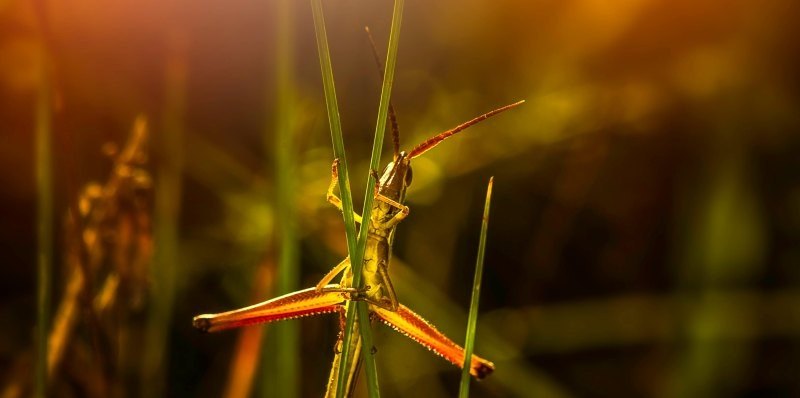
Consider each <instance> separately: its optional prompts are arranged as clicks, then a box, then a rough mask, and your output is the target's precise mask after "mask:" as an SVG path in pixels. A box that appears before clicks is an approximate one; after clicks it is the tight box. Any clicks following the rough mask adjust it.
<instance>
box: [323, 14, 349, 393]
mask: <svg viewBox="0 0 800 398" xmlns="http://www.w3.org/2000/svg"><path fill="white" fill-rule="evenodd" d="M311 12H312V14H313V17H314V31H315V33H316V36H317V51H318V53H319V64H320V69H321V70H322V87H323V90H324V93H325V105H326V107H327V111H328V123H329V125H330V129H331V140H332V141H333V156H334V158H335V159H338V160H339V177H338V178H339V196H340V197H341V200H342V215H343V217H344V228H345V235H346V238H347V251H348V253H350V256H351V257H350V258H351V260H352V261H351V263H352V264H357V263H356V262H355V260H356V258H355V257H356V256H355V254H356V253H357V249H356V248H357V247H358V245H357V239H358V237H357V235H356V225H355V219H354V218H353V196H352V194H351V191H350V178H349V174H348V167H347V157H346V156H345V151H344V138H343V137H342V122H341V119H340V117H339V104H338V101H337V99H336V87H335V86H334V82H333V66H332V64H331V55H330V48H329V46H328V33H327V31H326V29H325V18H324V16H323V12H322V0H311ZM353 312H354V311H353V306H348V311H347V319H348V327H349V328H348V329H347V330H350V331H352V329H353V321H354V317H353ZM349 337H350V335H349V334H348V335H346V337H345V339H344V341H343V343H342V352H344V353H349V352H350V350H349V348H350V338H349ZM348 357H349V356H348V355H342V356H341V358H342V360H341V362H340V363H339V369H340V371H339V373H340V375H341V374H342V373H344V374H347V373H348V372H347V371H346V369H348V368H347V367H346V366H347V362H348V359H349V358H348ZM345 377H346V376H345ZM342 379H343V378H342V377H340V378H339V381H338V382H337V383H336V387H337V388H336V396H337V397H341V396H342V394H343V393H344V388H345V385H346V383H342V382H341V380H342Z"/></svg>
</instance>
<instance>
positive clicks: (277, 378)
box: [261, 0, 300, 397]
mask: <svg viewBox="0 0 800 398" xmlns="http://www.w3.org/2000/svg"><path fill="white" fill-rule="evenodd" d="M292 3H293V2H292V1H290V0H279V1H278V2H277V13H276V16H275V19H276V21H275V22H276V24H277V34H276V38H277V42H276V43H275V44H276V57H275V59H276V74H275V85H274V87H275V96H276V108H275V124H274V125H273V126H271V128H269V133H270V134H267V135H266V137H269V138H267V139H266V141H265V144H266V145H265V147H266V148H271V149H272V151H273V153H274V169H273V170H274V173H275V180H276V196H275V204H276V206H275V208H276V211H275V217H276V219H275V224H276V225H277V228H278V231H277V234H276V236H277V239H278V245H277V247H278V248H279V249H278V250H279V258H278V269H277V272H276V282H277V285H276V289H275V291H274V294H273V295H274V296H278V295H283V294H286V293H289V292H292V291H295V290H297V289H298V287H299V286H298V285H299V283H298V279H299V275H298V274H299V272H298V245H297V234H296V232H295V229H296V222H295V221H296V220H295V219H296V214H295V213H296V212H295V206H294V200H295V193H296V192H297V188H296V184H295V179H296V177H297V176H296V172H295V162H296V161H295V150H296V149H295V145H294V142H295V138H294V132H295V131H294V125H295V123H294V122H295V118H296V115H295V105H294V104H295V84H294V74H293V70H294V62H293V59H294V53H293V51H292V46H293V45H294V40H293V35H292V28H293V23H292V21H293V19H292V18H293V13H292ZM270 138H271V139H270ZM269 327H270V328H271V330H272V331H273V333H270V334H269V335H268V336H267V339H268V342H267V344H265V345H263V346H262V355H261V358H262V366H261V369H262V373H261V374H262V376H261V380H262V383H263V385H262V387H263V388H262V393H263V396H264V397H296V396H299V390H298V387H299V384H298V373H299V372H298V371H299V366H300V355H299V351H300V350H299V343H300V342H299V333H300V330H299V324H298V323H297V322H279V323H276V324H274V325H270V326H269Z"/></svg>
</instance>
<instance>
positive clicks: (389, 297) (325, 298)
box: [193, 37, 524, 391]
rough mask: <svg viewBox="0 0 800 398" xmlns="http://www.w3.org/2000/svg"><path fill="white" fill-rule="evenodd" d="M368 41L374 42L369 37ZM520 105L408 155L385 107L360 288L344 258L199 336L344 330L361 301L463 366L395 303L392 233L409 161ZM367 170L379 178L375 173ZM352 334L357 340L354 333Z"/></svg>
mask: <svg viewBox="0 0 800 398" xmlns="http://www.w3.org/2000/svg"><path fill="white" fill-rule="evenodd" d="M370 41H372V38H371V37H370ZM373 53H374V54H375V58H376V61H377V63H378V70H379V72H381V69H382V66H381V65H380V60H379V59H378V56H377V52H376V51H375V50H374V43H373ZM381 75H382V73H381ZM523 102H524V101H519V102H515V103H513V104H510V105H506V106H503V107H500V108H497V109H495V110H493V111H491V112H488V113H485V114H483V115H480V116H478V117H476V118H474V119H472V120H469V121H467V122H465V123H462V124H460V125H458V126H456V127H454V128H452V129H450V130H447V131H444V132H442V133H440V134H437V135H435V136H433V137H431V138H429V139H427V140H425V141H423V142H422V143H420V144H419V145H417V146H416V147H414V148H413V149H412V150H411V151H409V152H405V151H401V150H400V149H399V128H398V124H397V118H396V114H395V112H394V109H393V107H392V105H391V104H389V118H390V122H391V126H392V138H393V144H394V156H393V160H392V162H390V163H389V164H388V165H387V166H386V168H385V169H384V171H383V174H382V175H381V176H380V177H378V176H377V175H376V186H375V187H374V195H375V202H374V205H373V206H372V209H371V211H370V214H369V215H368V219H367V221H366V223H367V226H366V227H367V228H369V229H368V231H367V244H366V249H365V253H364V260H363V261H364V264H363V271H362V276H363V281H364V282H363V286H362V287H358V286H353V272H352V268H351V264H350V257H349V256H348V257H346V258H345V259H344V260H342V261H341V262H340V263H339V264H338V265H336V266H335V267H333V269H331V270H330V271H329V272H328V273H327V274H326V275H325V276H324V277H323V278H322V279H321V280H320V281H319V283H317V285H316V286H314V287H311V288H308V289H304V290H299V291H296V292H292V293H288V294H285V295H283V296H280V297H277V298H274V299H271V300H267V301H265V302H262V303H259V304H255V305H252V306H249V307H244V308H240V309H236V310H233V311H228V312H223V313H218V314H203V315H198V316H196V317H194V319H193V325H194V327H195V328H197V329H199V330H201V331H203V332H216V331H220V330H224V329H230V328H236V327H241V326H245V325H251V324H260V323H266V322H273V321H279V320H284V319H293V318H299V317H304V316H311V315H317V314H324V313H332V312H338V313H339V314H340V326H342V329H343V323H344V322H343V318H344V310H345V306H346V305H347V302H348V301H352V300H362V301H365V302H367V303H368V307H369V311H370V314H371V317H374V318H377V319H378V320H380V321H381V322H383V323H385V324H386V325H388V326H390V327H392V328H393V329H395V330H397V331H398V332H400V333H402V334H404V335H405V336H407V337H409V338H411V339H412V340H414V341H416V342H418V343H419V344H421V345H423V346H425V347H427V348H428V349H430V350H431V351H433V352H434V353H436V354H437V355H439V356H441V357H442V358H444V359H446V360H448V361H450V362H451V363H453V364H454V365H456V366H459V367H460V366H462V365H463V363H464V349H463V348H462V347H460V346H459V345H458V344H456V343H454V342H453V341H452V340H450V339H449V338H447V336H445V335H444V334H443V333H441V332H439V331H438V330H437V329H436V327H434V326H433V325H431V324H430V323H429V322H428V321H426V320H425V319H423V318H422V317H421V316H419V315H417V314H416V313H414V312H413V311H412V310H411V309H409V308H408V307H406V306H404V305H403V304H401V303H400V302H399V301H398V299H397V295H396V293H395V290H394V287H393V286H392V281H391V279H390V277H389V260H390V258H391V252H392V242H393V240H394V234H395V229H396V227H397V225H398V224H399V223H400V222H401V221H402V220H403V219H405V218H406V217H407V216H408V215H409V208H408V206H406V205H405V204H404V202H405V198H406V190H407V189H408V187H409V185H410V184H411V180H412V171H411V160H412V159H414V158H416V157H418V156H420V155H422V154H424V153H425V152H427V151H429V150H431V149H433V148H434V147H435V146H437V145H438V144H439V143H441V142H442V141H444V140H445V139H447V138H448V137H451V136H453V135H455V134H457V133H459V132H461V131H463V130H465V129H467V128H468V127H470V126H472V125H474V124H476V123H479V122H481V121H483V120H486V119H488V118H490V117H492V116H494V115H496V114H498V113H501V112H503V111H506V110H508V109H511V108H514V107H516V106H518V105H520V104H522V103H523ZM338 164H339V163H338V159H335V160H334V161H333V165H332V167H331V183H330V185H329V187H328V191H327V201H328V202H330V203H331V204H332V205H334V206H336V207H337V208H338V209H339V211H343V209H342V203H341V200H340V199H339V197H338V196H336V193H335V190H336V186H337V181H338ZM371 172H372V173H373V174H377V173H376V172H375V171H374V170H372V171H371ZM354 218H355V221H356V222H357V223H359V224H361V225H362V228H363V227H364V226H363V224H364V221H363V219H362V217H361V216H359V215H358V214H354ZM339 274H342V277H341V279H340V280H339V283H338V284H331V283H330V282H331V281H333V279H334V278H336V276H337V275H339ZM355 335H356V336H357V334H355ZM341 338H342V334H341V332H340V335H339V342H338V344H337V351H336V355H337V356H338V355H341V352H339V351H338V347H340V346H341V343H342V339H341ZM359 346H360V340H357V341H356V344H352V345H351V350H352V351H351V352H350V355H354V356H356V357H357V356H358V353H359V352H360V349H359V348H358V347H359ZM357 362H359V361H357V360H354V361H353V363H354V364H355V363H357ZM337 364H338V361H336V360H334V368H333V369H332V371H331V378H330V381H329V383H332V382H333V381H334V380H335V379H336V374H337V373H338V368H337V367H336V365H337ZM356 368H357V365H355V366H354V368H351V369H350V370H349V371H350V372H351V374H352V373H355V372H356V370H357V369H356ZM493 370H494V364H493V363H492V362H490V361H488V360H486V359H484V358H481V357H479V356H477V355H473V356H472V358H471V360H470V374H471V375H472V376H473V377H475V378H477V379H482V378H484V377H486V376H487V375H489V374H490V373H491V372H492V371H493ZM349 383H352V377H350V378H349ZM351 387H352V386H351ZM348 390H349V388H348ZM329 391H330V384H329Z"/></svg>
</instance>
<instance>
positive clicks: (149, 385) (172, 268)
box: [141, 35, 187, 397]
mask: <svg viewBox="0 0 800 398" xmlns="http://www.w3.org/2000/svg"><path fill="white" fill-rule="evenodd" d="M170 40H171V41H170V43H169V47H170V50H169V55H168V60H167V65H166V71H165V72H166V73H165V84H166V98H165V104H164V116H163V117H164V120H163V130H162V131H161V134H153V138H154V139H153V141H155V143H156V145H155V147H156V148H155V149H156V153H157V155H158V157H157V159H156V162H157V164H158V165H159V166H158V170H157V175H156V185H155V214H154V223H153V224H154V237H155V254H154V261H153V274H152V277H153V283H152V286H153V288H152V291H151V295H150V302H149V306H150V308H151V311H150V319H148V324H147V331H146V336H145V338H146V340H145V341H146V345H145V347H144V349H145V353H144V358H143V362H142V390H141V392H142V396H144V397H160V396H165V394H164V381H165V376H166V370H167V369H166V366H165V365H166V363H167V356H166V350H167V349H168V344H167V343H168V335H169V328H170V325H171V324H172V322H173V320H172V307H173V303H174V301H175V289H176V282H177V277H178V274H179V273H178V270H179V266H180V255H179V248H178V222H179V215H180V198H181V175H182V173H183V171H182V169H183V131H184V124H183V118H184V108H185V103H186V80H187V65H186V57H185V50H186V49H185V46H186V43H185V42H184V40H183V37H181V36H179V35H178V36H177V37H176V36H173V37H171V38H170Z"/></svg>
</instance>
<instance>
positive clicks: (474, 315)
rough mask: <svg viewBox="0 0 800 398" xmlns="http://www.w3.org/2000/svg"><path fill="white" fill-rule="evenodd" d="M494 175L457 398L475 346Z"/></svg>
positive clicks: (464, 393) (464, 388)
mask: <svg viewBox="0 0 800 398" xmlns="http://www.w3.org/2000/svg"><path fill="white" fill-rule="evenodd" d="M493 184H494V177H492V178H490V179H489V186H488V187H487V188H486V205H485V206H484V208H483V222H482V223H481V237H480V243H478V260H477V263H476V264H475V279H474V280H473V282H472V299H471V300H470V304H469V318H468V320H467V338H466V341H465V342H464V364H463V365H462V369H461V388H459V390H458V397H459V398H466V397H468V396H469V382H470V376H469V368H470V359H471V358H472V351H473V350H474V348H475V328H476V326H477V324H478V301H479V300H480V296H481V279H482V277H483V257H484V255H485V254H486V230H487V229H489V206H490V205H491V202H492V185H493Z"/></svg>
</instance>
